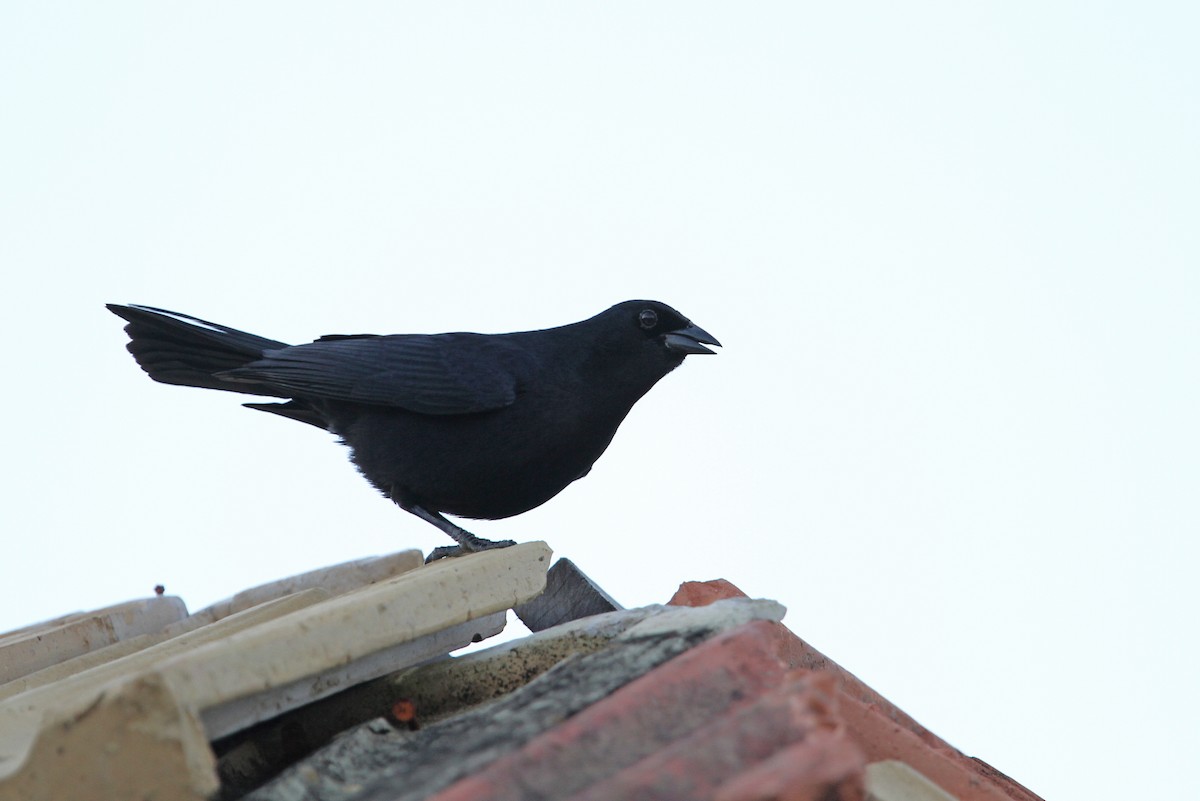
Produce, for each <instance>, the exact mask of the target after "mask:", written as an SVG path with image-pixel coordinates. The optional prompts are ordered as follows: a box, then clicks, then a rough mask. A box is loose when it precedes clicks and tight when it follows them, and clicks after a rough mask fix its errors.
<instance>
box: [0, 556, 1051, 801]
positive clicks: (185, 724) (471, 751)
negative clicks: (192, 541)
mask: <svg viewBox="0 0 1200 801" xmlns="http://www.w3.org/2000/svg"><path fill="white" fill-rule="evenodd" d="M550 563H551V553H550V550H549V548H548V547H546V545H545V544H544V543H526V544H523V545H518V546H515V547H512V548H507V549H504V550H499V551H489V552H485V553H480V554H474V555H471V556H467V557H462V558H459V559H451V560H443V561H441V562H437V563H434V564H432V565H424V564H423V563H422V560H421V558H420V554H419V553H417V552H415V551H409V552H404V553H400V554H394V555H391V556H387V557H380V558H377V559H371V560H361V561H359V562H352V563H347V564H345V565H338V566H335V567H332V568H328V569H325V570H322V571H317V572H315V573H310V574H305V575H303V576H297V577H294V578H292V579H288V580H285V581H282V582H275V583H273V584H271V585H265V586H264V587H259V588H255V589H253V590H249V591H247V592H244V593H240V594H239V595H238V596H235V597H234V598H232V599H229V600H228V601H225V602H222V603H220V604H216V605H214V606H212V607H209V608H207V609H203V610H200V611H198V612H196V613H193V614H190V615H189V614H187V610H186V608H185V607H184V605H183V604H182V602H181V601H180V600H179V599H177V598H170V597H154V598H149V599H146V600H142V601H135V602H131V603H129V604H123V605H120V606H117V607H110V608H107V609H102V610H99V611H97V612H93V613H86V614H78V615H71V616H67V617H64V618H60V619H57V620H53V621H47V622H46V623H43V624H38V625H35V626H30V627H26V628H24V629H20V630H18V631H14V632H9V633H8V634H4V635H0V682H3V683H0V801H6V800H7V799H20V801H41V800H42V799H45V800H46V801H50V800H51V799H53V800H55V801H57V800H58V799H92V798H95V799H146V800H147V801H149V799H155V800H156V801H173V800H174V799H179V800H180V801H183V800H185V799H186V800H187V801H198V800H199V799H206V798H217V799H223V800H227V801H232V800H233V799H241V798H245V799H249V800H253V801H301V800H305V801H308V800H312V801H315V800H317V799H320V800H321V801H334V800H335V799H336V800H338V801H341V800H343V799H344V800H346V801H349V800H350V799H353V800H354V801H405V800H407V799H426V798H432V799H437V800H438V801H471V800H473V799H479V801H483V800H484V799H489V800H502V799H513V800H514V801H516V800H517V799H576V801H584V800H585V799H588V800H593V799H594V800H595V801H600V800H601V799H624V798H631V799H716V800H717V801H768V799H778V800H779V801H798V800H799V799H814V800H815V799H822V800H823V801H836V800H837V799H846V800H847V801H848V800H849V799H855V800H861V799H876V800H877V801H909V800H916V799H929V800H930V801H933V800H934V799H948V798H955V799H959V801H984V799H989V800H992V799H994V800H995V801H1036V798H1037V797H1036V796H1034V795H1033V794H1032V793H1030V792H1029V791H1028V790H1026V789H1025V788H1023V787H1021V786H1020V785H1018V784H1016V783H1015V782H1013V781H1012V780H1010V779H1008V778H1007V777H1005V776H1004V775H1003V774H1000V773H999V772H998V771H996V770H995V769H993V768H991V767H990V766H988V765H986V764H985V763H983V762H980V761H978V760H974V759H970V758H968V757H965V756H964V755H963V754H961V753H959V752H958V751H957V750H955V749H954V748H952V747H950V746H949V745H947V744H946V743H945V742H943V741H942V740H940V739H939V738H937V737H936V736H935V735H933V734H931V733H930V732H928V731H926V730H925V729H923V728H922V727H921V726H920V725H918V724H917V723H916V722H915V721H913V720H912V719H911V718H910V717H909V716H908V715H906V714H904V713H903V712H902V711H901V710H899V709H896V708H895V707H894V706H892V705H891V704H890V703H888V702H887V701H886V699H883V698H881V697H880V696H879V695H878V694H877V693H875V692H873V691H872V690H871V689H870V688H869V687H867V686H866V685H864V684H863V683H862V682H861V681H859V680H858V679H856V678H855V677H854V676H853V675H851V674H849V673H848V672H846V671H845V670H843V669H842V668H840V667H839V666H837V665H836V664H834V663H833V662H831V661H830V660H828V659H827V658H826V657H824V656H823V655H821V654H820V653H818V652H817V651H815V650H814V649H813V648H811V647H810V646H809V645H807V644H806V643H804V642H803V641H802V640H800V639H799V638H797V637H796V636H795V635H794V634H792V632H790V631H789V630H788V629H787V628H786V627H784V626H783V624H782V623H781V622H780V621H781V619H782V618H783V614H784V610H783V608H782V607H781V606H779V604H777V603H775V602H773V601H765V600H752V599H749V598H747V597H745V596H744V595H743V594H742V593H741V592H740V591H739V590H737V588H735V587H733V586H732V585H730V584H728V583H727V582H723V581H715V582H704V583H686V584H684V585H683V586H682V587H681V588H680V591H679V592H678V593H677V594H676V596H675V597H674V598H672V599H671V600H670V602H669V603H668V604H665V605H661V606H651V607H645V608H641V609H629V610H625V609H620V608H619V607H618V606H617V605H616V603H615V602H613V601H612V599H611V598H609V597H608V596H606V595H605V594H604V593H603V591H601V590H599V588H597V587H595V586H594V585H593V584H591V583H590V582H589V581H588V580H587V579H586V577H584V576H582V574H580V573H579V572H578V571H577V570H576V569H575V568H574V566H573V565H570V563H569V562H567V561H566V560H560V561H559V562H558V563H557V564H555V566H554V568H553V570H551V572H550V580H549V586H547V569H548V568H550ZM513 608H515V609H516V610H517V611H518V614H520V615H521V617H522V619H523V620H525V621H526V622H527V623H528V624H529V626H530V628H531V629H534V630H535V633H533V634H531V635H529V636H527V637H525V638H523V639H518V640H513V641H510V642H506V643H503V644H501V645H497V646H493V647H491V648H485V649H481V650H478V651H474V652H472V653H469V654H466V655H463V656H456V657H451V656H447V655H448V654H449V653H450V652H452V651H454V650H456V649H458V648H461V647H462V646H463V645H466V644H468V643H470V642H473V641H479V640H481V639H483V638H486V637H489V636H492V635H493V634H495V633H497V632H499V631H500V630H501V629H502V628H503V627H504V622H505V614H506V611H507V610H509V609H513Z"/></svg>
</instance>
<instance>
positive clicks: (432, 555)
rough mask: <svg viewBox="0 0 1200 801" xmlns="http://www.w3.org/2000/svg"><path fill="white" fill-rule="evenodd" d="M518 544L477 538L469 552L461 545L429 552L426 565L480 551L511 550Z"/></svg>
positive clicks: (443, 546) (511, 541) (472, 542)
mask: <svg viewBox="0 0 1200 801" xmlns="http://www.w3.org/2000/svg"><path fill="white" fill-rule="evenodd" d="M516 544H517V542H516V540H485V539H483V538H482V537H475V538H473V539H472V540H471V548H470V549H469V550H468V549H467V548H464V547H463V546H461V545H442V546H440V547H437V548H434V549H433V550H432V551H430V552H429V556H427V557H425V564H429V563H430V562H436V561H437V560H438V559H447V558H451V557H455V556H465V555H467V554H471V553H478V552H480V551H490V550H493V549H495V548H511V547H512V546H514V545H516Z"/></svg>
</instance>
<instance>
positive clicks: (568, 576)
mask: <svg viewBox="0 0 1200 801" xmlns="http://www.w3.org/2000/svg"><path fill="white" fill-rule="evenodd" d="M621 608H623V607H622V606H621V605H620V604H618V603H617V602H616V601H615V600H613V598H612V596H610V595H609V594H608V593H606V592H605V591H604V590H603V589H601V588H600V585H598V584H597V583H596V582H594V581H592V580H591V579H590V578H588V576H587V574H586V573H584V572H583V571H582V570H580V569H579V567H578V566H577V565H576V564H575V563H574V562H572V561H571V560H570V559H566V558H563V559H559V560H558V561H557V562H555V563H554V566H553V567H551V568H550V571H549V572H548V573H547V574H546V589H545V591H544V592H542V594H541V595H539V596H538V597H536V598H534V599H533V600H532V601H530V602H529V603H525V604H521V605H520V606H517V607H514V608H513V611H514V612H516V614H517V617H519V618H520V619H521V622H522V623H524V624H525V626H526V627H527V628H528V629H529V630H530V631H534V632H536V631H542V630H543V629H548V628H550V627H551V626H557V625H559V624H560V623H567V622H570V621H572V620H578V619H579V618H581V617H589V616H591V615H599V614H603V613H605V612H613V611H615V610H618V609H621Z"/></svg>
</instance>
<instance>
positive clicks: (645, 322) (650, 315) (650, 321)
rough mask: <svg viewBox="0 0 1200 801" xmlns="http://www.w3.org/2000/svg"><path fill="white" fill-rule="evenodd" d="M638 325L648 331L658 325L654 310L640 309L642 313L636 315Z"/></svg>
mask: <svg viewBox="0 0 1200 801" xmlns="http://www.w3.org/2000/svg"><path fill="white" fill-rule="evenodd" d="M638 325H640V326H641V327H642V328H645V329H646V330H647V331H649V330H650V329H651V328H653V327H654V326H656V325H658V314H657V313H656V312H655V311H654V309H642V313H641V314H639V315H638Z"/></svg>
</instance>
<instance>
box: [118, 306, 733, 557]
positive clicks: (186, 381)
mask: <svg viewBox="0 0 1200 801" xmlns="http://www.w3.org/2000/svg"><path fill="white" fill-rule="evenodd" d="M108 309H109V310H110V311H111V312H112V313H113V314H116V315H118V316H119V317H122V318H124V319H125V320H126V321H128V325H126V326H125V332H126V333H127V334H128V335H129V339H130V342H129V344H128V345H127V346H126V347H127V348H128V350H129V352H130V353H132V354H133V357H134V358H135V359H136V360H137V362H138V364H139V365H141V367H142V369H143V370H145V371H146V372H147V373H149V374H150V377H151V378H153V379H154V380H155V381H161V382H162V383H164V384H182V385H184V386H189V387H207V388H209V389H222V390H228V391H230V392H241V393H245V394H248V395H267V396H272V397H277V398H287V399H289V400H288V401H287V402H285V403H247V404H245V405H246V406H248V407H250V408H251V409H260V410H262V411H265V412H272V413H274V414H278V415H282V416H284V417H290V418H291V419H293V420H299V421H300V422H302V423H309V424H310V425H314V426H317V427H318V428H323V429H327V430H328V431H331V432H333V433H334V434H336V435H338V436H339V437H341V439H342V442H343V443H345V444H346V445H348V446H350V448H351V457H350V458H351V460H352V461H353V462H354V464H355V465H357V466H358V469H359V470H360V471H361V472H362V474H363V475H364V476H365V477H366V478H367V480H369V481H370V482H371V483H372V484H373V485H375V487H376V488H377V489H378V490H379V491H380V492H382V493H383V494H384V495H386V496H387V497H388V498H391V499H392V500H393V501H395V502H396V504H397V505H399V506H400V508H402V509H404V510H406V511H408V512H411V513H413V514H414V515H416V516H417V517H419V518H421V519H422V520H425V521H427V522H430V523H432V524H433V525H435V526H437V527H438V528H439V529H441V530H442V531H444V532H445V533H446V534H448V535H449V536H450V537H452V538H453V539H454V541H455V542H457V543H458V545H459V546H460V547H459V548H455V547H453V546H446V547H445V548H438V549H437V550H436V551H435V552H434V555H431V557H430V558H431V559H432V558H436V557H437V556H443V555H448V554H449V553H458V552H460V551H480V550H486V549H488V548H497V547H504V546H508V545H512V544H513V543H512V541H511V540H503V541H497V542H493V541H491V540H485V539H482V538H480V537H476V536H475V535H473V534H471V533H470V532H469V531H466V530H465V529H463V528H461V527H459V526H457V525H455V524H454V523H452V522H450V521H449V520H447V519H446V518H445V517H443V516H442V514H443V513H445V514H451V515H455V516H458V517H468V518H477V519H479V518H482V519H489V520H495V519H499V518H503V517H511V516H513V515H518V514H521V513H522V512H527V511H529V510H530V509H533V508H534V507H536V506H540V505H541V504H543V503H545V502H546V501H548V500H550V499H551V498H553V497H554V496H555V495H557V494H558V493H559V492H561V491H562V490H563V489H564V488H565V487H566V486H567V485H568V484H570V483H571V482H572V481H574V480H575V479H577V478H582V477H583V476H585V475H587V473H588V471H589V470H591V468H592V464H593V463H594V462H595V461H596V459H598V458H599V457H600V454H602V453H604V449H605V448H607V447H608V444H609V442H611V441H612V438H613V435H614V434H616V432H617V427H618V426H619V425H620V424H621V421H622V420H624V419H625V415H627V414H628V413H629V410H630V409H631V408H632V407H633V404H634V403H636V402H637V400H638V399H639V398H641V397H642V396H643V395H645V394H646V393H647V392H648V391H649V390H650V388H651V387H653V386H654V385H655V384H656V383H657V382H658V380H659V379H661V378H662V377H663V376H665V375H666V374H667V373H669V372H671V371H672V370H674V369H675V368H676V367H678V366H679V365H680V364H682V363H683V359H684V357H685V356H687V355H688V354H693V353H713V351H712V350H710V349H709V348H706V347H705V345H718V346H719V345H720V343H719V342H717V340H716V339H715V338H714V337H713V336H712V335H711V334H709V333H708V332H706V331H705V330H704V329H702V328H700V327H698V326H695V325H693V324H692V322H691V321H690V320H688V319H687V318H686V317H684V316H683V315H681V314H680V313H679V312H677V311H675V310H674V309H672V308H671V307H670V306H667V305H666V304H663V303H658V302H656V301H651V300H630V301H626V302H625V303H619V304H617V305H616V306H613V307H612V308H611V309H609V310H608V311H605V312H601V313H600V314H598V315H596V316H595V317H592V318H591V319H588V320H583V321H582V322H578V323H572V324H571V325H564V326H560V327H558V328H548V329H545V330H541V331H521V332H517V333H511V334H472V333H455V334H432V335H426V334H393V335H390V336H379V335H374V334H353V335H340V334H335V335H329V336H323V337H321V338H320V339H318V340H316V341H314V342H310V343H307V344H304V345H288V344H286V343H284V342H277V341H275V340H273V339H265V338H263V337H259V336H255V335H253V334H247V333H245V332H244V331H238V330H236V329H233V328H229V327H227V326H224V325H218V324H217V323H210V322H208V321H206V320H200V319H198V318H196V317H190V316H188V315H186V314H178V313H176V312H171V311H166V310H164V309H155V308H152V307H149V306H121V305H118V304H114V303H110V304H108Z"/></svg>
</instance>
